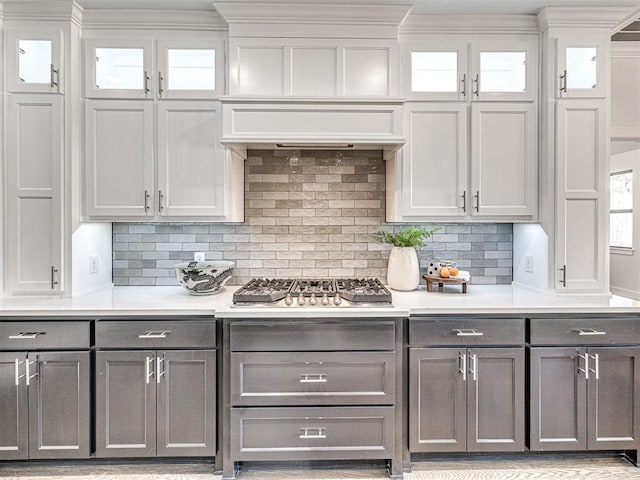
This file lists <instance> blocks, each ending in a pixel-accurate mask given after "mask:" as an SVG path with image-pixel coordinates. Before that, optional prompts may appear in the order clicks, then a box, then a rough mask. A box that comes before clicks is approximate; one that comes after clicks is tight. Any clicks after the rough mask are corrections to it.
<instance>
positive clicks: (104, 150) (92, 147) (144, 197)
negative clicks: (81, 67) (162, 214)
mask: <svg viewBox="0 0 640 480" xmlns="http://www.w3.org/2000/svg"><path fill="white" fill-rule="evenodd" d="M85 142H86V155H85V162H86V214H87V215H89V216H103V217H109V216H111V217H115V216H118V217H128V216H133V217H141V216H142V217H145V216H147V215H153V214H154V211H155V210H154V208H153V205H154V199H155V195H154V190H155V189H154V171H153V166H154V153H153V145H154V137H153V104H152V103H150V102H146V101H143V100H142V101H127V100H122V101H119V100H93V101H92V100H89V101H87V103H86V129H85Z"/></svg>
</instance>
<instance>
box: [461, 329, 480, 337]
mask: <svg viewBox="0 0 640 480" xmlns="http://www.w3.org/2000/svg"><path fill="white" fill-rule="evenodd" d="M453 331H454V332H455V334H456V337H481V336H482V335H484V334H483V333H482V332H481V331H480V330H476V329H475V328H456V329H455V330H453Z"/></svg>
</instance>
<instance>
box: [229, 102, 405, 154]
mask: <svg viewBox="0 0 640 480" xmlns="http://www.w3.org/2000/svg"><path fill="white" fill-rule="evenodd" d="M221 101H222V112H223V135H222V137H221V138H220V142H221V143H222V144H224V145H225V146H226V147H227V148H229V149H231V150H232V151H234V153H236V154H238V155H240V156H243V157H245V158H246V151H247V149H250V148H259V149H273V150H285V149H291V150H293V149H296V150H364V149H366V150H374V149H375V150H384V151H385V152H386V153H387V154H391V153H393V152H395V151H396V150H398V149H399V148H400V147H401V146H402V145H404V143H405V138H404V137H403V136H402V105H403V103H404V100H401V99H389V98H385V99H357V100H354V99H349V100H346V99H345V100H342V99H341V100H336V99H335V98H331V99H327V100H320V99H318V98H313V99H301V98H295V99H293V98H283V99H273V98H269V99H256V98H247V97H223V98H222V99H221Z"/></svg>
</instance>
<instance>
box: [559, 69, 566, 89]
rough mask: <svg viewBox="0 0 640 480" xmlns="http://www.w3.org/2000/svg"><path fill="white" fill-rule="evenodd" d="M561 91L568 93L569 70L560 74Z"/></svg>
mask: <svg viewBox="0 0 640 480" xmlns="http://www.w3.org/2000/svg"><path fill="white" fill-rule="evenodd" d="M560 92H561V93H567V71H566V70H565V71H564V72H563V73H562V75H560Z"/></svg>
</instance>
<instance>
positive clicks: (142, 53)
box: [85, 38, 224, 99]
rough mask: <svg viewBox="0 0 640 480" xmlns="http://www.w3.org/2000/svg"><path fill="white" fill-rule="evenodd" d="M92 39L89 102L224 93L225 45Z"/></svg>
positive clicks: (88, 59)
mask: <svg viewBox="0 0 640 480" xmlns="http://www.w3.org/2000/svg"><path fill="white" fill-rule="evenodd" d="M155 45H156V48H155V49H154V48H153V47H154V40H153V39H151V38H126V39H123V38H90V39H87V40H86V42H85V72H86V96H87V98H123V99H125V98H134V99H144V98H184V99H188V98H215V97H218V96H219V95H220V94H221V93H222V92H223V91H224V53H223V44H222V42H221V41H215V40H210V39H195V38H194V39H183V38H181V39H176V38H167V39H159V40H157V41H156V42H155Z"/></svg>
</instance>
